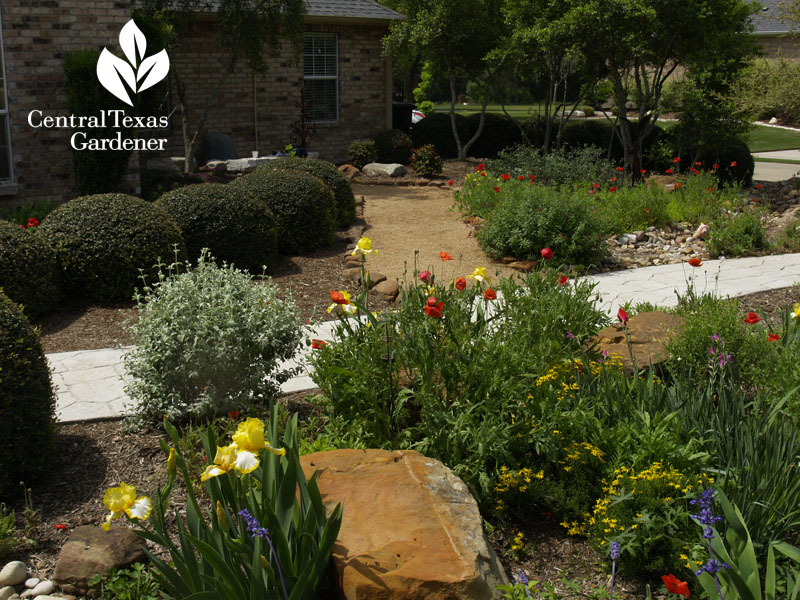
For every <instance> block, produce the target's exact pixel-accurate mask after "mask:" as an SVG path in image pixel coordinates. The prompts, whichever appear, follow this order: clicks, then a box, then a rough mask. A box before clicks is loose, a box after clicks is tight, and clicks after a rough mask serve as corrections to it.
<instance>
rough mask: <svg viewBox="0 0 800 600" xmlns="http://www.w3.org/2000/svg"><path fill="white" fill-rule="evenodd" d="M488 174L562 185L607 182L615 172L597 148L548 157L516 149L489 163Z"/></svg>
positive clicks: (537, 150)
mask: <svg viewBox="0 0 800 600" xmlns="http://www.w3.org/2000/svg"><path fill="white" fill-rule="evenodd" d="M488 171H489V172H490V173H491V174H492V175H495V176H498V175H500V174H502V173H508V174H509V175H511V176H512V177H513V178H516V177H518V176H519V175H522V176H524V177H526V178H527V177H528V176H529V175H535V176H536V181H538V182H539V183H547V184H548V185H552V184H556V185H558V184H563V183H577V182H590V181H608V180H609V179H610V178H611V177H613V176H614V175H615V174H616V172H615V171H614V165H612V164H611V163H609V162H608V161H607V160H605V152H603V151H602V150H601V149H599V148H576V149H572V150H570V149H566V150H557V151H554V152H551V153H549V154H544V153H542V151H541V150H539V149H538V148H533V147H530V146H517V147H516V148H513V149H511V150H505V151H503V152H501V153H500V154H499V155H498V156H497V160H492V161H489V163H488Z"/></svg>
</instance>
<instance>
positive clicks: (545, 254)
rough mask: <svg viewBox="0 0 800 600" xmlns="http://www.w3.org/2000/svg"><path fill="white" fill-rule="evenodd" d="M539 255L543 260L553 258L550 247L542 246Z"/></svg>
mask: <svg viewBox="0 0 800 600" xmlns="http://www.w3.org/2000/svg"><path fill="white" fill-rule="evenodd" d="M541 255H542V258H543V259H545V260H553V251H552V250H550V248H542V251H541Z"/></svg>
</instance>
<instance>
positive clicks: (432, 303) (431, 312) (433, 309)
mask: <svg viewBox="0 0 800 600" xmlns="http://www.w3.org/2000/svg"><path fill="white" fill-rule="evenodd" d="M443 311H444V302H439V303H437V302H436V298H434V297H433V296H431V297H430V298H428V304H427V305H426V306H425V314H426V315H428V316H429V317H433V318H434V319H439V318H441V316H442V313H443Z"/></svg>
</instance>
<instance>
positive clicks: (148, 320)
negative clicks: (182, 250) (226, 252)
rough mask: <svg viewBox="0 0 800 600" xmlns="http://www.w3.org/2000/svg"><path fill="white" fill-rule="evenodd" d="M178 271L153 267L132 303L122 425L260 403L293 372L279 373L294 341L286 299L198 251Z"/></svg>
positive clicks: (296, 328) (296, 324) (296, 327)
mask: <svg viewBox="0 0 800 600" xmlns="http://www.w3.org/2000/svg"><path fill="white" fill-rule="evenodd" d="M178 266H179V265H173V267H171V268H170V269H169V270H168V271H167V273H164V272H163V271H161V270H160V271H159V275H158V279H157V280H156V281H155V282H154V283H152V284H149V285H147V286H146V287H145V288H144V293H145V295H144V296H139V295H137V298H136V299H137V303H138V306H137V308H138V311H139V315H140V316H139V319H138V321H137V322H136V323H134V324H132V325H131V326H130V330H131V333H132V337H133V341H134V343H135V348H134V349H133V350H131V352H129V353H128V354H126V356H125V368H126V370H127V372H128V374H129V375H130V377H131V383H130V384H129V385H128V395H129V396H130V398H131V399H132V400H133V402H134V403H135V409H134V412H133V416H132V417H130V418H129V419H128V425H129V426H130V427H139V426H141V425H145V424H149V425H154V424H157V423H159V422H160V421H161V419H162V418H163V416H164V415H167V416H168V417H169V418H170V419H171V420H174V421H185V420H187V419H201V418H207V417H211V416H214V415H217V414H223V413H225V412H227V411H229V410H232V409H241V408H243V407H246V406H249V405H251V404H259V403H261V404H263V403H264V402H265V401H268V400H269V399H271V398H273V397H274V396H275V395H276V394H277V392H278V389H279V387H280V384H281V383H283V382H284V381H286V380H287V379H288V378H289V377H290V376H291V375H292V374H293V372H292V371H291V370H283V369H280V368H279V362H280V361H285V360H288V359H289V358H291V357H292V356H293V355H294V352H295V349H296V347H297V345H298V343H299V342H300V338H301V332H302V325H301V324H300V321H299V318H298V316H297V308H296V306H295V304H294V302H293V300H292V299H291V297H289V298H279V296H278V288H277V286H275V285H274V284H272V283H271V282H269V281H266V282H261V283H259V284H258V285H254V284H253V283H252V278H251V276H250V275H248V274H246V273H244V272H242V271H239V270H238V269H234V268H232V267H229V266H223V267H218V266H216V265H215V264H214V263H213V259H212V258H211V257H208V258H206V256H205V254H204V255H201V257H200V259H199V260H198V262H197V264H196V266H195V267H194V268H193V269H191V270H188V271H186V272H185V273H177V269H178Z"/></svg>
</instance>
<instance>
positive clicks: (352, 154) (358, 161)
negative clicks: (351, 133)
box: [347, 140, 378, 169]
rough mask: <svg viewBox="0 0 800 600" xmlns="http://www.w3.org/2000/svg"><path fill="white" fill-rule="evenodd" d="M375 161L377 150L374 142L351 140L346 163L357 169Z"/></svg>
mask: <svg viewBox="0 0 800 600" xmlns="http://www.w3.org/2000/svg"><path fill="white" fill-rule="evenodd" d="M377 160H378V150H377V148H376V147H375V140H353V142H352V143H351V144H350V147H349V148H348V149H347V162H348V163H350V164H351V165H353V166H354V167H358V168H359V169H363V168H364V165H368V164H369V163H372V162H375V161H377Z"/></svg>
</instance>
